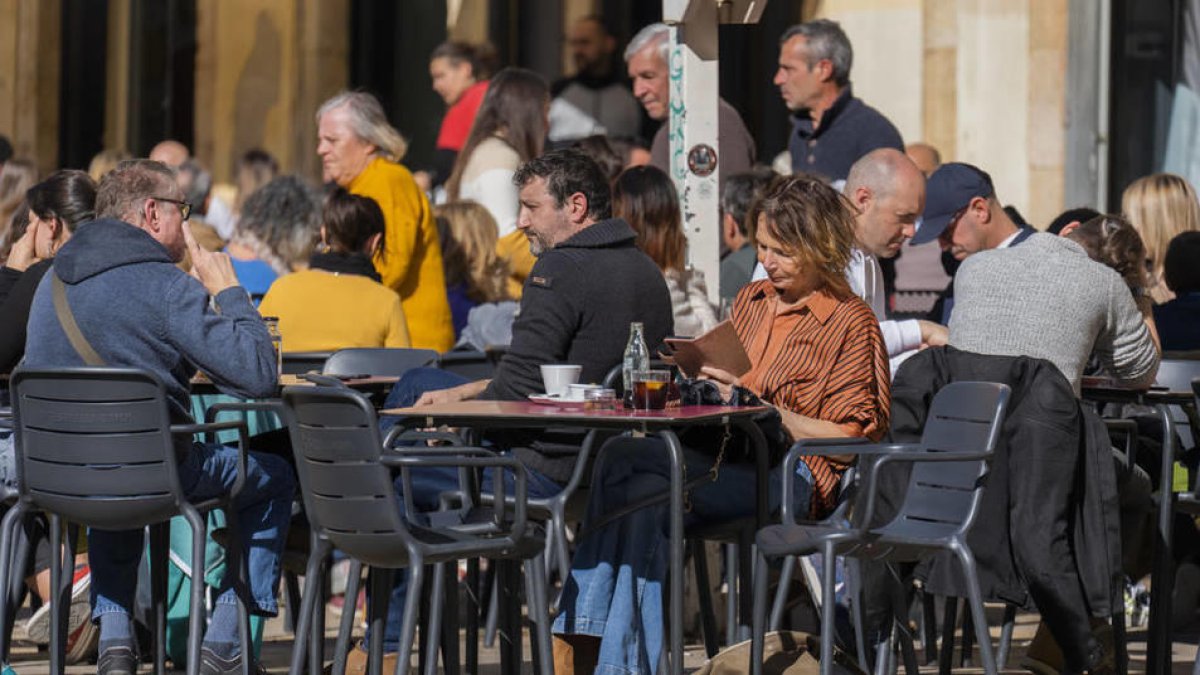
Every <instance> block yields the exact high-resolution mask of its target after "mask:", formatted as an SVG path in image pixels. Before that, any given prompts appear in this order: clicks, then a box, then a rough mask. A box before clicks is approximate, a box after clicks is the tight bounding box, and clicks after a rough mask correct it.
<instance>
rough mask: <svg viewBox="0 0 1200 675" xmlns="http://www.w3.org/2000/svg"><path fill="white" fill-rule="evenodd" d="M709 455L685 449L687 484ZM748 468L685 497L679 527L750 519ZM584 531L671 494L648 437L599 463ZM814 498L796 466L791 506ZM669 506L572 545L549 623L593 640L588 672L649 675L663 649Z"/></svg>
mask: <svg viewBox="0 0 1200 675" xmlns="http://www.w3.org/2000/svg"><path fill="white" fill-rule="evenodd" d="M713 460H714V457H713V456H712V455H711V454H708V453H701V452H697V451H694V450H690V449H687V448H684V461H685V465H686V467H687V468H686V470H687V473H686V475H687V476H688V478H689V479H692V478H696V477H699V476H701V475H703V474H704V473H706V472H707V471H708V470H709V469H710V468H711V467H712V464H713ZM780 471H781V469H780V467H776V468H774V469H772V471H771V476H770V479H769V482H768V486H769V493H768V497H767V501H768V506H769V507H770V509H771V510H772V511H774V510H775V509H778V508H779V504H780V498H781V491H782V490H781V485H782V482H781V481H780V478H779V475H780ZM754 474H755V470H754V465H753V464H724V465H722V466H721V468H720V471H719V473H718V478H717V480H716V481H715V482H708V483H702V484H701V485H699V486H697V487H695V488H693V489H692V490H691V492H690V503H691V511H690V512H688V513H685V514H684V525H685V526H687V525H690V524H698V523H712V522H719V521H722V520H731V519H736V518H744V517H747V516H751V515H754V512H755V499H754V495H755V492H756V485H755V475H754ZM593 475H594V476H595V478H594V479H593V481H592V488H591V498H590V500H589V502H588V511H587V516H586V518H585V520H584V527H585V528H587V527H588V523H589V522H592V521H594V520H596V519H597V518H601V517H603V516H604V515H605V514H608V513H611V512H613V511H616V510H619V509H621V508H623V507H624V506H625V505H627V504H630V503H632V502H636V501H640V500H642V499H645V498H647V497H650V496H652V495H658V494H665V493H667V492H668V491H669V490H670V486H671V474H670V456H669V454H668V452H667V448H666V444H665V443H663V441H661V440H659V439H656V438H628V437H622V438H615V439H613V440H611V441H609V442H608V443H607V444H606V445H605V446H604V449H603V450H602V451H601V453H600V457H599V459H598V460H597V466H596V469H595V473H594V474H593ZM811 495H812V474H811V473H810V472H809V470H808V467H807V465H805V464H804V463H803V462H801V463H799V464H798V465H797V470H796V477H795V504H796V507H797V509H799V510H800V511H801V512H805V511H806V510H807V508H808V504H809V502H810V500H811ZM669 512H670V505H669V503H668V502H666V501H663V502H662V503H660V504H655V505H652V506H648V507H646V508H643V509H639V510H638V511H635V512H633V513H630V514H628V515H626V516H624V517H623V518H620V519H617V520H615V521H613V522H610V523H608V524H606V525H604V526H603V527H601V528H599V529H597V530H589V531H588V532H587V533H586V534H585V535H584V536H582V537H581V538H580V540H579V541H578V542H577V547H576V549H575V559H574V561H573V562H572V564H571V576H570V578H569V579H568V580H567V583H566V587H565V588H564V590H563V601H562V606H563V611H562V613H561V614H560V615H559V616H558V618H557V619H556V620H555V622H554V627H553V630H554V632H555V633H558V634H581V635H592V636H595V637H599V638H601V643H600V657H599V662H598V663H597V666H596V673H598V674H599V673H622V674H624V673H653V672H654V671H655V669H656V668H657V667H658V660H659V656H660V654H661V653H662V648H663V632H664V631H663V627H664V614H663V596H662V593H663V591H662V584H663V581H664V580H665V579H666V575H667V561H668V557H669V553H670V551H669V547H668V541H669V522H668V516H669Z"/></svg>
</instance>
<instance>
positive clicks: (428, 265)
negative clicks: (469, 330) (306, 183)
mask: <svg viewBox="0 0 1200 675" xmlns="http://www.w3.org/2000/svg"><path fill="white" fill-rule="evenodd" d="M317 136H318V143H317V154H318V155H320V157H321V168H322V172H323V174H324V178H325V180H326V181H332V182H334V183H337V184H338V185H339V186H341V187H343V188H346V189H347V190H348V191H349V192H351V193H352V194H356V195H361V196H363V197H370V198H371V199H373V200H375V203H376V204H378V205H379V208H380V210H381V211H383V218H384V221H385V223H386V229H385V231H386V236H385V237H384V241H385V244H384V246H383V248H382V249H381V250H380V251H379V252H378V253H376V254H375V260H374V262H375V268H376V269H377V270H378V271H379V275H380V277H381V278H382V281H383V285H384V286H387V287H388V288H391V289H393V290H395V291H396V292H397V293H399V294H400V301H401V303H402V304H403V306H404V314H405V316H407V318H408V330H409V334H410V335H411V337H412V346H413V347H419V348H425V349H436V350H438V351H440V352H444V351H447V350H449V349H450V348H451V347H453V346H454V325H453V323H452V321H451V318H450V304H449V302H448V301H447V300H446V283H445V279H444V278H443V275H442V251H441V248H440V247H439V245H438V233H437V226H436V224H435V223H434V220H433V212H432V210H431V209H430V206H429V201H428V200H427V199H426V198H425V194H424V193H423V192H421V189H420V188H419V187H418V186H417V184H416V181H414V180H413V177H412V174H411V173H409V171H408V169H406V168H404V167H403V166H401V165H400V164H399V163H398V162H399V161H400V159H401V158H402V157H403V156H404V152H405V150H406V148H407V144H406V143H405V141H404V139H403V137H401V136H400V132H398V131H396V129H395V128H393V127H392V126H391V125H390V124H388V122H387V118H386V117H385V116H384V114H383V106H381V105H380V104H379V101H378V100H377V99H376V98H375V97H374V96H372V95H370V94H367V93H364V92H343V93H341V94H338V95H337V96H334V97H333V98H331V99H329V100H328V101H326V102H325V103H324V104H323V105H322V106H321V108H320V110H318V111H317Z"/></svg>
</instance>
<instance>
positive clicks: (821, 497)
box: [733, 280, 891, 516]
mask: <svg viewBox="0 0 1200 675" xmlns="http://www.w3.org/2000/svg"><path fill="white" fill-rule="evenodd" d="M733 324H734V328H735V329H736V330H737V333H738V337H740V338H741V340H742V345H743V346H745V348H746V354H748V355H749V356H750V362H751V363H752V364H754V365H753V367H751V369H750V372H748V373H746V374H745V375H743V376H742V378H741V383H742V386H743V387H745V388H747V389H749V390H751V391H753V392H754V393H756V394H758V396H759V397H760V398H762V399H763V400H764V401H767V402H769V403H771V404H772V405H775V406H778V407H780V408H784V409H786V410H790V411H792V412H795V413H798V414H800V415H804V416H806V417H812V418H814V419H819V420H824V421H827V422H833V423H834V424H837V425H838V426H840V427H841V428H842V429H843V430H845V432H846V435H847V436H866V437H869V438H871V439H875V440H878V439H879V438H880V437H882V436H883V435H884V433H886V432H887V428H888V412H889V408H890V405H891V379H890V371H889V370H888V356H887V349H886V347H885V346H884V343H883V336H882V334H880V332H879V323H878V321H877V320H876V318H875V315H874V314H873V313H872V312H871V308H870V307H868V306H867V304H866V303H864V302H863V301H862V300H860V299H859V298H858V297H855V296H849V297H848V298H846V299H838V298H837V297H834V296H833V295H830V294H829V293H827V292H825V291H817V292H815V293H813V295H812V296H811V297H810V298H809V299H808V300H807V301H805V302H804V303H803V304H801V305H798V306H796V307H790V308H786V309H784V310H783V311H782V312H780V311H779V296H778V295H777V294H776V292H775V289H774V287H772V286H771V283H770V282H769V281H766V280H763V281H758V282H755V283H752V284H749V285H747V286H746V287H745V288H743V289H742V290H741V292H740V293H738V296H737V300H736V301H735V303H734V307H733ZM803 461H804V463H805V464H807V465H808V468H809V469H810V470H811V471H812V474H813V478H814V479H815V481H814V494H813V509H812V512H813V514H814V515H816V516H819V515H822V514H825V513H827V512H829V511H830V510H831V509H832V508H833V505H834V501H835V499H836V497H837V484H838V481H839V480H840V478H841V474H842V472H843V471H844V470H845V468H846V465H845V464H843V463H841V462H837V461H836V460H832V459H830V458H827V457H812V456H807V457H804V458H803Z"/></svg>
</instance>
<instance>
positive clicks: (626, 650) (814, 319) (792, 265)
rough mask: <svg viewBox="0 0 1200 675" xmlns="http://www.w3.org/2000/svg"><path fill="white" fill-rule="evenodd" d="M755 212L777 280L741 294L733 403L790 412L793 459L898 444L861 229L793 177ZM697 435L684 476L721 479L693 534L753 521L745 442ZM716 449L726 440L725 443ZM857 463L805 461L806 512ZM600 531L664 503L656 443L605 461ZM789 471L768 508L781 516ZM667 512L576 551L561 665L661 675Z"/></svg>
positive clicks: (625, 446) (614, 451) (775, 480)
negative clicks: (852, 274)
mask: <svg viewBox="0 0 1200 675" xmlns="http://www.w3.org/2000/svg"><path fill="white" fill-rule="evenodd" d="M755 211H756V216H754V217H756V222H757V223H758V228H757V232H756V239H757V246H758V259H759V261H760V262H762V264H763V266H764V267H765V268H766V271H767V279H764V280H762V281H758V282H755V283H752V284H750V285H748V286H746V287H745V288H743V289H742V290H741V292H740V293H739V294H738V296H737V300H736V301H735V303H734V308H733V323H734V327H735V328H736V329H737V333H738V336H739V337H740V338H741V341H742V344H743V346H744V347H745V348H746V353H747V354H748V355H749V356H750V361H751V363H752V364H753V366H752V368H751V369H750V371H749V372H747V373H746V374H745V375H742V376H741V377H740V378H737V377H734V376H732V375H731V374H729V373H726V372H724V371H720V370H717V369H712V368H706V369H705V370H704V374H705V376H706V377H708V378H710V379H712V380H713V381H714V382H715V383H717V386H718V387H719V388H720V389H721V393H722V395H723V396H724V397H725V398H726V399H728V397H729V396H731V395H732V393H733V392H732V390H733V387H734V386H740V387H742V388H744V389H747V390H749V391H750V392H752V393H754V394H756V395H758V396H759V397H760V398H761V399H762V400H763V401H764V402H766V403H767V404H769V405H771V406H773V407H775V408H776V409H777V410H778V411H779V415H780V418H781V422H782V424H781V426H782V430H781V431H780V433H778V434H776V435H777V436H778V438H777V440H776V443H777V446H778V447H774V448H772V451H773V452H772V455H773V456H775V457H777V458H778V457H781V456H782V455H783V454H784V453H785V452H786V450H787V446H788V445H790V444H791V443H792V442H794V441H796V440H799V439H804V438H834V437H851V436H865V437H869V438H872V439H878V438H879V437H880V436H882V435H883V434H884V433H885V432H886V431H887V425H888V407H889V398H890V381H889V379H888V378H889V375H888V373H889V370H888V358H887V350H886V348H885V346H884V343H883V337H882V335H881V334H880V332H879V324H878V323H877V321H876V319H875V317H874V315H873V314H872V312H871V309H870V308H869V307H868V306H867V305H866V304H865V303H864V302H862V301H861V300H860V299H859V298H857V297H856V296H854V294H853V293H851V291H850V288H849V287H848V285H847V283H846V277H845V268H846V264H847V262H848V260H849V256H850V248H851V246H852V245H853V241H854V239H853V237H854V235H853V216H852V215H851V212H850V210H849V208H848V207H847V205H846V204H845V203H844V201H843V199H842V197H841V196H840V195H839V194H837V193H836V192H835V191H834V190H833V189H832V188H830V187H829V186H827V185H825V184H824V183H821V182H819V181H816V180H812V179H809V178H803V177H786V178H784V177H781V178H777V179H775V180H774V181H773V182H772V183H771V185H770V186H769V187H768V189H767V190H766V192H765V193H764V196H763V198H762V200H761V201H760V202H759V204H758V206H757V208H756V209H755ZM705 436H707V438H703V437H698V435H687V436H685V437H684V438H683V442H684V444H685V445H686V446H689V447H688V448H685V459H686V472H687V473H686V475H687V476H690V477H696V476H703V475H705V474H706V473H708V472H710V470H711V469H712V468H713V465H714V462H717V461H720V460H719V459H718V456H719V455H722V454H724V455H725V456H726V459H724V463H723V464H722V465H721V466H720V467H719V468H720V470H719V471H714V472H711V473H710V475H714V476H715V477H716V478H715V479H714V480H713V481H712V482H707V483H703V484H701V485H699V486H696V487H694V488H692V490H691V492H690V493H689V501H690V504H691V511H690V512H689V513H688V514H687V518H688V520H689V522H705V523H715V522H720V521H722V520H730V519H735V518H742V517H746V516H750V515H752V514H753V513H754V507H755V479H754V467H753V464H752V463H750V462H748V461H747V462H737V461H733V460H732V459H730V458H731V457H735V456H736V452H735V451H733V450H732V449H734V448H737V447H739V446H740V443H741V442H742V440H741V439H738V438H736V437H735V438H734V439H732V440H727V441H725V445H724V449H726V451H727V452H725V453H721V452H720V450H721V449H722V440H721V436H722V434H713V433H712V432H711V431H708V432H707V433H706V434H705ZM714 437H715V438H714ZM850 459H851V458H849V457H846V458H826V457H805V458H804V460H803V462H802V463H801V464H800V465H798V468H797V471H796V475H795V476H794V477H793V481H794V485H795V488H796V489H795V501H796V503H795V505H794V506H795V508H796V510H797V511H799V512H805V511H808V512H811V513H812V514H813V515H816V516H820V515H822V514H824V513H826V512H828V511H829V510H830V509H831V508H832V506H833V503H834V499H835V497H836V494H835V490H836V487H837V483H838V480H839V478H840V476H841V474H842V472H843V471H844V470H845V468H846V466H847V462H849V461H850ZM599 462H600V465H599V466H597V469H596V474H595V476H596V479H595V480H594V481H593V484H592V493H591V501H590V503H589V506H588V520H593V519H596V518H599V517H601V516H603V514H606V513H612V512H614V511H617V510H620V509H621V508H622V507H624V506H625V505H626V504H629V503H633V502H636V501H640V500H643V499H646V498H647V497H650V496H652V495H655V494H663V493H666V492H667V490H668V489H669V486H670V473H669V464H668V460H667V452H666V449H665V447H663V444H662V442H661V441H659V440H657V439H649V438H642V439H634V438H618V439H614V440H613V441H610V443H609V444H608V445H607V446H606V447H605V449H604V451H603V452H602V453H601V457H600V459H599ZM779 470H780V469H779V467H778V466H776V467H775V468H774V469H773V471H774V472H775V475H774V476H773V477H772V480H771V481H770V483H769V484H770V488H771V491H770V495H769V496H768V502H769V504H770V505H771V508H772V509H776V508H778V507H779V501H780V493H781V489H780V486H781V480H780V478H779V476H778V472H779ZM667 511H668V509H667V505H666V502H665V501H663V502H660V503H658V504H657V505H655V506H650V507H647V508H643V509H641V510H638V511H636V512H634V513H632V514H629V515H627V516H625V517H623V518H620V519H618V520H615V521H613V522H610V523H607V524H605V525H602V526H600V527H599V528H598V529H596V530H594V531H591V532H590V533H589V534H588V535H586V536H585V537H583V538H582V539H581V540H580V541H579V542H578V549H577V550H576V553H575V559H574V561H573V565H572V569H571V577H570V579H569V580H568V581H567V584H566V588H565V591H564V596H563V612H562V614H561V615H560V616H559V617H558V619H557V621H556V622H555V624H554V633H555V637H556V639H555V665H556V666H561V667H564V668H566V667H568V666H571V665H573V664H572V662H574V664H578V665H580V666H590V665H592V663H593V662H596V661H598V663H597V665H598V666H599V670H600V671H604V672H641V673H652V672H654V670H655V668H656V667H657V665H658V659H659V654H660V652H661V650H662V642H663V628H664V621H663V607H662V592H661V589H662V582H663V580H664V579H665V578H666V571H667V555H668V547H667V540H666V536H667V535H666V532H667Z"/></svg>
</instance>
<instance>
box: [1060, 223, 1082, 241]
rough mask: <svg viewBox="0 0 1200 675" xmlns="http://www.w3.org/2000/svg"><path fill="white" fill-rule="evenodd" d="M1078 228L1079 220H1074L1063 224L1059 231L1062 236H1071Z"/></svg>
mask: <svg viewBox="0 0 1200 675" xmlns="http://www.w3.org/2000/svg"><path fill="white" fill-rule="evenodd" d="M1078 229H1079V221H1078V220H1072V221H1071V222H1069V223H1067V224H1066V225H1063V229H1061V230H1059V231H1058V236H1060V237H1067V236H1070V235H1071V233H1072V232H1074V231H1075V230H1078Z"/></svg>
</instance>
